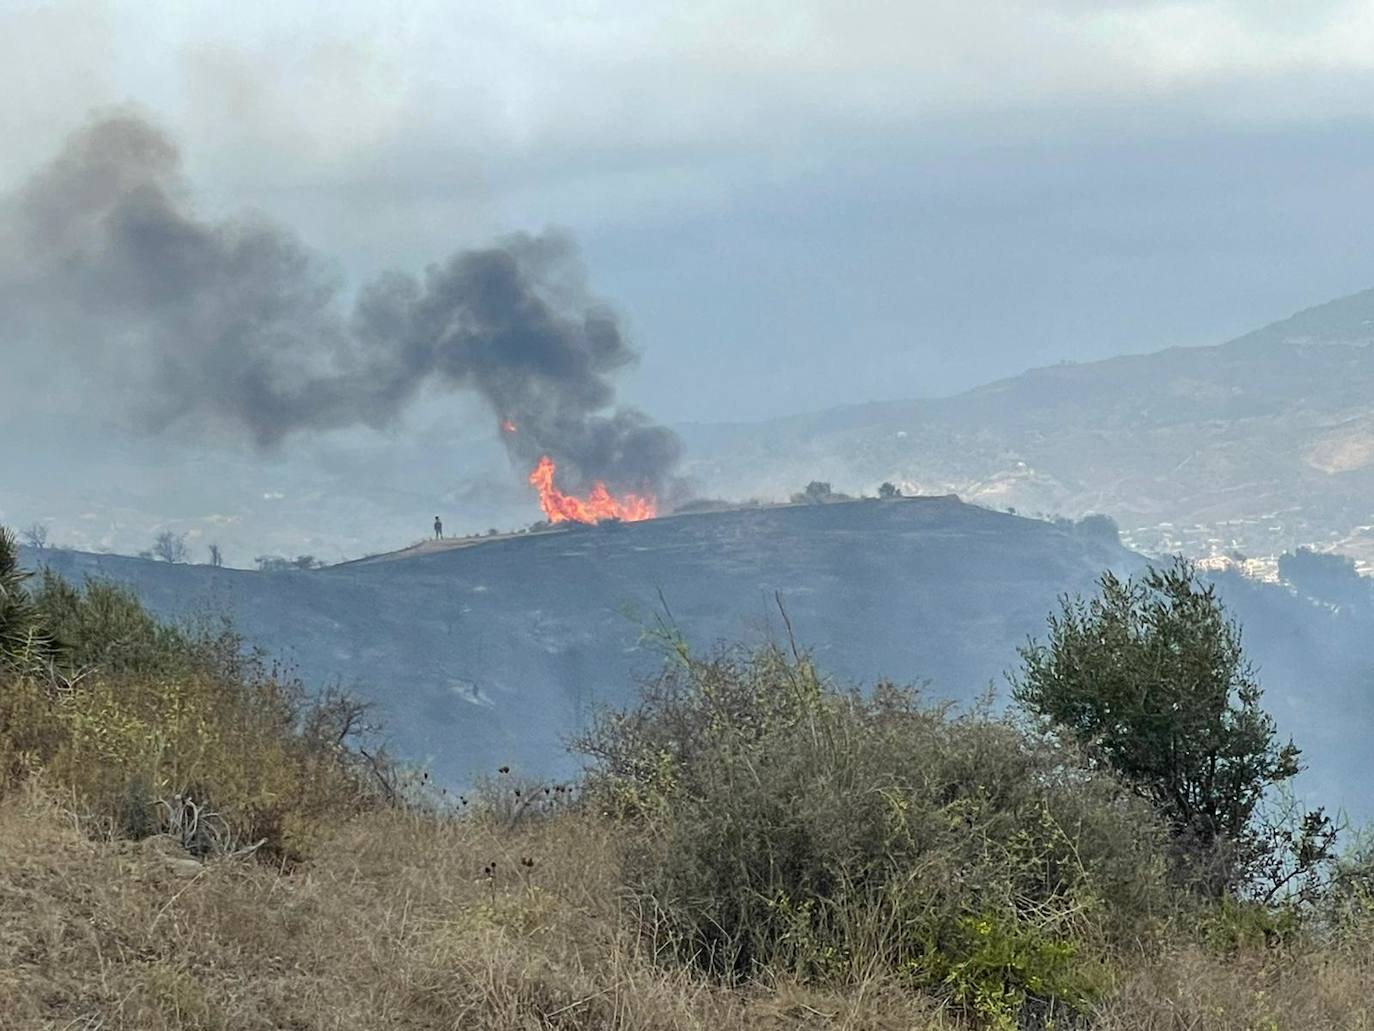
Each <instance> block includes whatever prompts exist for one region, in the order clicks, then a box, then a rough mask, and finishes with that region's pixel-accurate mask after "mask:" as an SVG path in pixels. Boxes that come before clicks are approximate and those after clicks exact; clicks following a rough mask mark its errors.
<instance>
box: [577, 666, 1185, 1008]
mask: <svg viewBox="0 0 1374 1031" xmlns="http://www.w3.org/2000/svg"><path fill="white" fill-rule="evenodd" d="M578 747H579V748H580V750H581V751H582V752H584V753H585V754H587V755H588V756H590V757H591V759H592V760H593V765H592V770H591V772H590V773H589V775H588V780H587V783H586V794H585V800H586V801H587V802H589V803H591V804H593V805H596V806H598V807H600V808H601V809H603V810H606V811H609V812H611V813H612V814H614V815H616V816H618V817H619V818H621V819H623V820H625V821H626V826H627V828H629V829H628V831H627V858H626V871H625V874H626V878H627V883H628V886H629V888H630V890H631V891H632V893H633V895H634V896H635V897H636V898H637V900H638V909H639V911H640V912H641V913H642V914H643V918H644V929H645V933H646V934H647V935H648V936H649V937H650V939H651V940H652V946H653V949H654V951H655V954H658V955H671V956H674V957H676V958H677V959H678V960H680V961H682V962H685V963H688V964H691V965H695V966H697V967H700V968H702V969H703V970H705V971H707V972H708V973H710V974H713V975H715V976H717V977H720V978H723V979H725V980H727V981H738V980H741V979H747V978H751V977H758V976H763V975H770V974H771V975H784V976H787V977H792V978H799V979H802V980H817V981H822V982H841V983H853V982H858V981H862V980H864V979H866V978H868V977H871V976H872V974H873V973H874V972H886V973H887V974H889V975H891V976H893V977H896V978H898V979H901V980H903V981H905V982H907V983H908V984H910V985H911V986H912V987H914V988H918V989H921V990H925V991H929V992H932V993H935V994H937V995H939V996H942V997H944V998H947V999H949V1000H951V1001H953V1002H954V1003H956V1004H957V1005H959V1006H961V1007H963V1008H965V1009H967V1010H969V1011H971V1012H973V1013H976V1014H978V1015H980V1016H981V1017H982V1018H983V1019H985V1020H986V1021H988V1022H991V1023H993V1024H996V1025H999V1026H1012V1025H1013V1024H1014V1022H1015V1021H1016V1020H1018V1019H1029V1018H1030V1017H1032V1016H1034V1015H1036V1014H1038V1015H1039V1016H1038V1017H1036V1019H1041V1018H1047V1017H1048V1016H1049V1015H1051V1014H1053V1013H1055V1012H1058V1013H1061V1014H1062V1013H1065V1012H1071V1011H1075V1010H1078V1009H1081V1008H1082V1007H1083V1006H1086V1005H1087V1004H1088V1002H1089V1001H1090V1000H1091V999H1092V998H1093V997H1095V996H1096V995H1097V994H1098V992H1099V991H1100V990H1101V989H1102V988H1103V986H1104V975H1103V968H1102V966H1101V963H1100V960H1099V958H1098V957H1100V956H1101V955H1102V952H1103V949H1104V948H1107V947H1109V946H1111V945H1112V944H1113V943H1125V942H1131V941H1137V940H1140V939H1142V938H1148V937H1149V936H1150V934H1151V933H1152V928H1153V926H1154V920H1155V919H1156V918H1157V917H1158V916H1159V915H1161V914H1162V912H1163V911H1164V908H1165V906H1166V903H1167V899H1168V894H1167V891H1166V889H1165V886H1164V877H1163V863H1162V861H1161V860H1160V858H1159V857H1160V855H1161V851H1160V847H1159V846H1160V841H1161V838H1160V833H1159V829H1158V827H1157V825H1156V823H1155V821H1154V820H1153V819H1152V817H1151V814H1150V812H1149V809H1148V807H1147V806H1145V805H1144V804H1142V803H1140V802H1139V801H1137V800H1135V799H1132V798H1131V797H1130V796H1129V795H1128V794H1127V793H1126V792H1125V791H1124V790H1123V789H1122V788H1121V787H1120V786H1118V785H1117V784H1116V783H1115V782H1114V781H1113V780H1112V779H1111V778H1109V777H1106V776H1103V775H1100V774H1093V773H1088V772H1084V771H1083V770H1082V769H1081V768H1080V767H1079V766H1078V764H1076V763H1075V762H1074V761H1073V756H1072V755H1071V754H1070V753H1068V752H1066V751H1064V750H1062V749H1059V748H1056V747H1054V746H1052V745H1051V744H1049V743H1047V742H1044V741H1042V740H1038V739H1034V738H1030V737H1027V736H1026V735H1025V734H1023V733H1022V732H1020V731H1019V730H1018V729H1017V728H1015V727H1014V726H1013V725H1011V724H1009V723H1007V722H1005V721H1002V720H999V719H996V718H993V717H992V716H990V715H989V714H988V713H986V712H984V711H981V710H979V711H975V712H973V713H970V714H965V715H954V714H953V713H951V712H950V711H949V710H948V709H946V708H942V707H938V706H929V705H926V704H924V703H922V701H921V700H920V698H919V696H918V695H917V694H916V693H915V692H913V691H911V690H907V689H903V688H899V687H895V686H893V685H890V684H882V685H879V686H878V687H877V688H876V689H875V690H874V691H873V693H872V695H871V697H864V696H862V695H860V694H858V693H856V692H848V691H838V690H835V689H833V688H832V687H830V686H829V685H828V684H827V683H826V681H825V680H824V679H823V678H822V677H821V676H820V675H819V674H818V672H817V671H816V670H815V668H814V667H813V666H812V664H811V663H810V661H809V660H808V659H807V658H806V657H805V656H797V655H790V654H787V653H784V652H783V651H781V650H779V649H776V648H765V649H763V650H762V651H758V652H754V653H748V654H740V653H734V652H725V653H721V654H718V655H716V656H714V657H711V658H708V659H702V658H697V657H694V656H692V655H690V654H688V653H687V652H686V651H685V649H682V648H679V649H678V652H677V656H676V659H675V661H674V662H673V663H672V664H670V666H669V667H668V669H667V670H666V671H665V673H664V674H663V676H662V677H661V678H659V679H658V680H656V681H654V682H653V683H651V684H650V685H648V686H647V687H646V689H645V693H644V697H643V699H642V701H641V703H640V705H639V706H638V707H637V708H636V709H634V710H632V711H630V712H628V713H624V714H609V715H607V716H605V717H603V718H602V719H601V720H600V721H599V722H598V723H597V724H596V725H595V726H594V727H593V729H592V730H591V731H590V732H589V733H588V734H587V735H585V736H584V737H583V738H582V739H581V740H580V741H579V742H578Z"/></svg>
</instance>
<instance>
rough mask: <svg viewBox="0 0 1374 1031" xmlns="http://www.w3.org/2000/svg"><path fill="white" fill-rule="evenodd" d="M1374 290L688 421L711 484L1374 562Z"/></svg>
mask: <svg viewBox="0 0 1374 1031" xmlns="http://www.w3.org/2000/svg"><path fill="white" fill-rule="evenodd" d="M1371 344H1374V290H1370V291H1366V292H1364V293H1360V294H1356V295H1354V296H1351V297H1346V298H1343V299H1341V300H1337V301H1333V302H1331V303H1329V304H1324V305H1321V306H1320V307H1316V308H1311V309H1309V310H1307V311H1303V312H1300V313H1299V314H1297V315H1294V316H1293V317H1292V318H1289V319H1285V320H1283V321H1282V322H1277V323H1274V324H1273V325H1270V326H1267V327H1265V328H1263V329H1260V330H1258V331H1256V332H1253V333H1250V334H1248V335H1246V336H1243V337H1241V338H1239V339H1237V340H1233V341H1231V342H1230V343H1226V344H1222V345H1220V346H1216V347H1197V348H1174V349H1171V350H1166V351H1160V352H1157V353H1154V354H1146V355H1137V356H1129V357H1122V358H1114V359H1110V360H1107V361H1100V362H1093V363H1089V364H1064V365H1058V366H1054V367H1051V368H1045V369H1037V370H1034V371H1032V372H1027V373H1025V374H1023V375H1020V376H1016V377H1014V378H1012V379H1007V380H1002V381H999V382H996V383H991V384H989V385H987V386H984V387H980V388H978V389H976V390H972V391H969V392H967V393H964V394H960V395H958V396H955V397H950V398H943V399H938V400H924V401H898V402H887V403H876V404H866V405H851V406H847V407H842V408H836V409H833V410H830V411H826V412H820V413H816V414H812V415H802V416H796V417H791V418H785V419H777V420H773V421H770V422H765V423H761V424H750V425H730V426H690V427H686V428H685V430H684V432H685V434H686V436H687V442H688V448H687V452H688V455H689V456H690V462H689V472H690V474H691V475H692V476H693V477H694V479H695V481H696V482H697V483H698V484H699V485H700V489H701V490H702V491H703V492H704V493H708V494H716V495H721V496H726V497H779V496H781V497H785V496H787V495H788V494H789V493H790V492H791V491H795V490H798V489H800V487H801V486H802V485H804V484H805V483H807V482H808V481H810V480H814V479H819V480H825V481H830V482H831V483H832V484H833V485H834V487H835V489H837V490H847V491H855V492H858V491H866V492H869V493H872V492H873V491H874V490H875V489H876V487H877V486H878V484H879V483H881V482H883V481H885V480H887V481H892V482H893V483H896V484H899V485H904V486H905V487H906V489H908V490H910V491H913V492H918V493H941V494H942V493H946V492H953V493H956V494H958V495H959V496H960V497H961V498H963V499H965V500H967V501H974V502H977V503H979V504H984V505H991V506H995V507H998V508H1003V507H1008V506H1010V507H1014V508H1016V509H1018V510H1020V511H1029V512H1037V513H1051V514H1054V513H1058V514H1063V515H1066V516H1081V515H1083V514H1085V513H1088V512H1102V513H1107V514H1110V515H1112V516H1113V517H1115V518H1116V519H1117V520H1118V521H1119V522H1120V524H1121V526H1122V529H1123V531H1125V534H1126V539H1127V540H1128V542H1130V543H1131V544H1132V545H1133V546H1135V547H1138V548H1141V549H1144V550H1146V551H1150V552H1153V553H1165V552H1170V551H1178V550H1183V551H1186V552H1187V553H1189V554H1190V555H1193V556H1195V557H1200V556H1204V555H1207V554H1213V553H1216V554H1226V553H1230V552H1233V551H1239V552H1242V553H1244V554H1246V555H1249V556H1263V557H1268V558H1271V559H1272V558H1273V557H1274V556H1276V555H1278V554H1279V553H1280V552H1282V551H1284V550H1290V549H1292V548H1294V547H1296V546H1298V545H1302V544H1307V545H1316V546H1318V547H1322V548H1333V549H1337V550H1340V551H1343V552H1345V553H1347V554H1350V555H1352V556H1355V557H1356V558H1357V559H1359V560H1360V561H1361V562H1362V563H1363V564H1365V565H1366V568H1367V566H1368V564H1369V563H1374V349H1372V348H1371Z"/></svg>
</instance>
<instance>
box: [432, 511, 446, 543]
mask: <svg viewBox="0 0 1374 1031" xmlns="http://www.w3.org/2000/svg"><path fill="white" fill-rule="evenodd" d="M443 538H444V524H443V523H441V522H439V517H438V516H435V517H434V539H435V540H436V541H438V540H443Z"/></svg>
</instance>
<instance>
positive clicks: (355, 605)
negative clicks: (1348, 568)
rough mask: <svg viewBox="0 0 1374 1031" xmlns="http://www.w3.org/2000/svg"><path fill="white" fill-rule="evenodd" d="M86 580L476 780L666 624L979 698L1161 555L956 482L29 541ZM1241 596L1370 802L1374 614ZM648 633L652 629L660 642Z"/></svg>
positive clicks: (579, 700) (599, 686)
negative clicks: (216, 564) (1006, 504)
mask: <svg viewBox="0 0 1374 1031" xmlns="http://www.w3.org/2000/svg"><path fill="white" fill-rule="evenodd" d="M25 560H26V561H28V562H29V563H31V564H32V563H35V562H38V561H41V562H45V563H47V564H48V565H50V566H52V567H53V568H54V569H56V570H57V571H59V572H61V573H62V574H64V575H66V576H68V577H71V578H75V579H78V580H79V579H81V578H82V577H85V576H96V577H107V578H111V579H115V580H118V581H122V582H125V583H128V584H130V585H132V586H133V587H134V588H135V589H136V590H137V591H138V593H139V594H140V595H141V596H142V597H143V598H144V599H145V601H146V602H147V603H148V604H149V606H150V607H151V608H152V609H153V610H154V611H156V612H158V613H160V614H163V615H168V616H181V617H187V616H191V617H194V616H205V615H216V614H226V615H229V616H231V617H232V618H233V620H234V622H235V624H236V625H237V627H238V628H239V629H240V630H242V632H243V633H244V634H245V636H246V637H247V638H248V639H249V640H251V641H254V642H256V643H257V644H259V645H261V646H262V647H263V648H265V649H267V651H268V652H269V653H271V654H273V655H277V656H281V657H283V658H285V659H286V660H288V661H289V662H291V663H292V664H294V665H295V667H296V668H297V669H298V671H299V672H300V674H301V675H302V676H303V677H304V678H305V679H306V680H307V681H308V682H310V683H311V684H314V685H320V684H325V683H329V682H334V681H337V682H340V683H342V684H343V685H344V686H346V687H349V688H351V689H353V690H355V691H357V692H358V693H360V694H362V695H363V696H365V697H367V698H369V699H371V700H372V701H374V702H375V703H376V706H377V708H378V710H379V713H380V715H381V717H382V719H383V722H384V724H385V726H386V728H387V730H388V734H389V737H390V739H391V741H392V745H393V748H394V749H395V751H396V752H398V753H399V754H400V755H402V756H405V757H407V758H409V759H413V760H417V761H422V762H425V763H427V764H428V765H429V767H430V769H431V770H432V771H433V773H434V774H435V776H436V778H437V779H439V780H440V781H442V782H444V783H448V784H462V783H466V782H469V781H470V780H471V778H472V777H473V776H475V775H478V774H480V773H483V772H486V771H490V770H493V769H494V768H496V767H497V766H498V765H502V764H506V763H510V764H513V765H516V766H518V767H519V768H521V769H522V770H525V771H528V772H530V773H533V774H538V775H566V774H568V773H570V772H571V768H570V765H569V763H570V760H569V759H568V758H567V756H566V754H565V752H564V750H563V742H564V740H565V739H566V737H567V735H568V734H570V733H572V732H573V731H575V730H576V729H578V728H579V727H581V726H583V725H585V722H586V720H587V719H588V717H589V716H590V715H591V714H592V713H593V712H594V711H595V710H596V709H597V708H598V707H602V706H622V705H624V704H626V703H627V702H628V701H630V700H631V699H632V698H633V697H634V694H635V690H636V683H637V681H638V680H639V679H641V678H643V677H646V676H649V675H652V674H653V673H654V671H655V670H656V669H657V668H658V667H659V664H660V661H661V653H660V650H659V648H658V647H657V646H656V645H655V643H654V642H653V640H652V637H653V634H652V633H646V632H647V631H652V630H653V629H654V628H655V627H656V626H658V625H659V624H660V622H668V623H671V624H672V625H673V626H675V627H676V628H678V629H679V630H680V631H681V632H682V633H683V634H684V635H685V636H686V637H687V639H688V640H689V641H690V642H692V644H693V645H694V646H696V647H707V648H709V647H710V646H712V645H713V644H715V643H717V642H720V641H724V640H744V641H758V640H759V639H761V638H773V639H778V638H780V637H782V636H784V635H785V632H786V630H785V627H784V625H783V621H782V619H781V616H780V611H779V607H778V600H779V599H780V600H781V602H782V606H783V609H785V611H786V614H787V618H788V620H789V621H790V623H791V627H792V631H793V633H794V634H795V637H796V639H797V640H798V642H799V643H800V644H801V645H803V646H805V647H808V648H811V649H813V650H814V652H815V654H816V657H817V660H818V662H819V664H820V665H821V666H822V667H823V668H824V669H826V670H827V671H829V672H830V673H832V674H833V675H835V676H836V677H837V678H839V679H840V680H842V681H863V682H867V683H871V682H873V681H874V680H876V679H878V678H882V677H890V678H892V679H895V680H898V681H910V682H916V681H923V680H928V681H929V682H930V687H929V691H930V693H931V694H932V695H934V696H937V697H945V698H952V699H957V700H960V701H963V702H968V701H971V700H972V699H974V698H975V697H977V696H978V695H980V694H982V693H983V692H984V691H986V689H987V688H988V687H989V686H990V685H991V686H994V687H997V688H999V689H1001V690H1002V693H1003V694H1005V682H1004V680H1003V674H1004V672H1005V671H1006V670H1008V669H1009V668H1011V667H1012V666H1013V665H1014V663H1015V661H1016V648H1017V646H1018V645H1020V644H1022V643H1024V641H1025V640H1026V638H1027V637H1028V636H1029V635H1033V634H1040V633H1042V632H1043V629H1044V625H1045V618H1046V616H1047V614H1048V613H1049V612H1050V610H1051V609H1052V608H1053V607H1054V605H1055V601H1056V598H1057V596H1059V595H1060V594H1061V593H1063V592H1087V591H1089V590H1091V589H1092V586H1093V582H1094V580H1095V578H1096V577H1097V576H1098V575H1099V574H1100V573H1101V572H1102V571H1103V570H1105V569H1108V568H1113V569H1116V570H1119V571H1126V572H1129V571H1131V570H1133V569H1137V568H1139V567H1140V566H1141V565H1142V564H1143V562H1144V560H1143V559H1142V558H1141V557H1140V556H1139V555H1137V554H1134V553H1132V552H1130V551H1127V550H1126V549H1124V548H1122V547H1120V546H1118V545H1117V544H1116V543H1115V542H1113V541H1111V540H1109V539H1104V538H1102V537H1100V536H1092V535H1090V534H1086V533H1085V532H1084V531H1083V530H1081V529H1075V528H1072V527H1065V526H1055V525H1052V524H1049V523H1045V522H1041V521H1037V520H1031V519H1026V518H1020V517H1015V516H1011V515H1007V514H1004V513H1000V512H993V511H990V510H987V509H983V508H979V507H975V506H971V505H967V504H963V503H961V502H959V501H958V500H956V499H953V498H943V497H940V498H934V497H932V498H909V499H903V500H894V501H885V502H879V501H869V502H856V503H853V504H830V505H816V506H785V507H778V508H764V509H757V510H743V511H730V512H719V513H710V514H700V515H691V516H679V517H673V518H666V519H658V520H652V521H649V522H644V523H636V524H625V525H617V526H604V527H599V528H579V529H571V530H565V531H557V532H551V533H542V534H529V535H524V536H514V537H508V538H502V539H494V540H491V541H486V542H483V543H482V544H480V545H477V546H472V547H461V548H448V549H436V548H432V547H431V548H425V549H419V550H416V551H414V552H401V553H398V554H397V555H394V556H390V557H383V558H381V559H379V560H373V561H368V562H361V563H352V564H346V565H341V566H335V567H331V568H327V569H323V570H314V571H309V572H304V571H293V572H278V573H259V572H247V571H241V570H231V569H222V568H221V569H216V568H211V567H207V566H193V565H169V564H166V563H156V562H152V561H147V560H141V559H135V558H126V557H119V556H109V555H92V554H83V553H75V552H64V551H55V550H51V549H49V550H47V551H45V552H42V553H34V552H28V553H26V555H25ZM1222 592H1223V596H1224V597H1225V599H1226V601H1227V603H1228V604H1229V605H1230V606H1231V608H1232V609H1233V611H1234V612H1235V613H1236V614H1237V616H1238V617H1239V618H1240V619H1241V621H1242V623H1243V624H1244V625H1245V627H1246V628H1247V631H1248V633H1247V638H1246V640H1247V643H1248V644H1249V646H1250V650H1251V653H1252V655H1253V656H1254V658H1255V659H1256V660H1257V662H1258V664H1259V666H1260V670H1261V674H1262V677H1263V680H1264V683H1265V684H1266V685H1267V688H1268V696H1267V705H1268V707H1269V708H1270V709H1271V710H1273V711H1274V712H1275V714H1276V716H1277V717H1278V719H1279V722H1280V727H1281V729H1282V730H1283V732H1284V733H1290V734H1293V735H1294V736H1295V737H1296V738H1297V739H1298V741H1299V743H1300V744H1302V745H1303V746H1304V748H1305V750H1306V753H1307V756H1308V758H1309V759H1310V762H1311V766H1312V770H1311V772H1310V773H1309V774H1308V775H1307V780H1306V785H1307V789H1308V790H1310V791H1312V792H1313V793H1314V794H1317V795H1320V797H1321V798H1323V799H1324V800H1327V801H1331V802H1339V803H1344V804H1346V805H1349V806H1352V807H1356V808H1358V807H1359V806H1360V805H1362V804H1363V803H1361V802H1360V798H1359V794H1360V793H1359V792H1357V791H1355V789H1354V785H1358V784H1361V783H1368V782H1369V780H1370V778H1371V777H1374V767H1371V765H1370V759H1369V756H1368V753H1367V751H1365V750H1362V748H1361V747H1360V745H1359V740H1360V739H1361V738H1362V736H1363V732H1362V731H1361V730H1360V728H1362V727H1367V726H1368V725H1369V722H1368V721H1369V719H1370V718H1371V716H1374V700H1371V699H1372V696H1371V693H1370V691H1369V687H1368V685H1369V678H1370V673H1371V670H1374V646H1371V645H1370V644H1369V643H1368V642H1370V641H1374V634H1371V633H1370V630H1371V629H1374V613H1371V612H1370V611H1369V610H1368V609H1367V608H1366V609H1356V610H1352V611H1344V610H1342V611H1334V610H1333V609H1332V608H1331V607H1329V606H1324V605H1319V604H1317V603H1315V602H1312V601H1310V600H1307V599H1304V598H1300V597H1297V596H1295V595H1294V594H1293V593H1292V592H1290V591H1288V590H1286V589H1284V588H1280V587H1277V586H1270V585H1261V584H1255V583H1252V582H1249V581H1246V580H1244V579H1242V578H1239V577H1234V576H1232V577H1223V578H1222ZM646 638H647V639H646Z"/></svg>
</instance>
